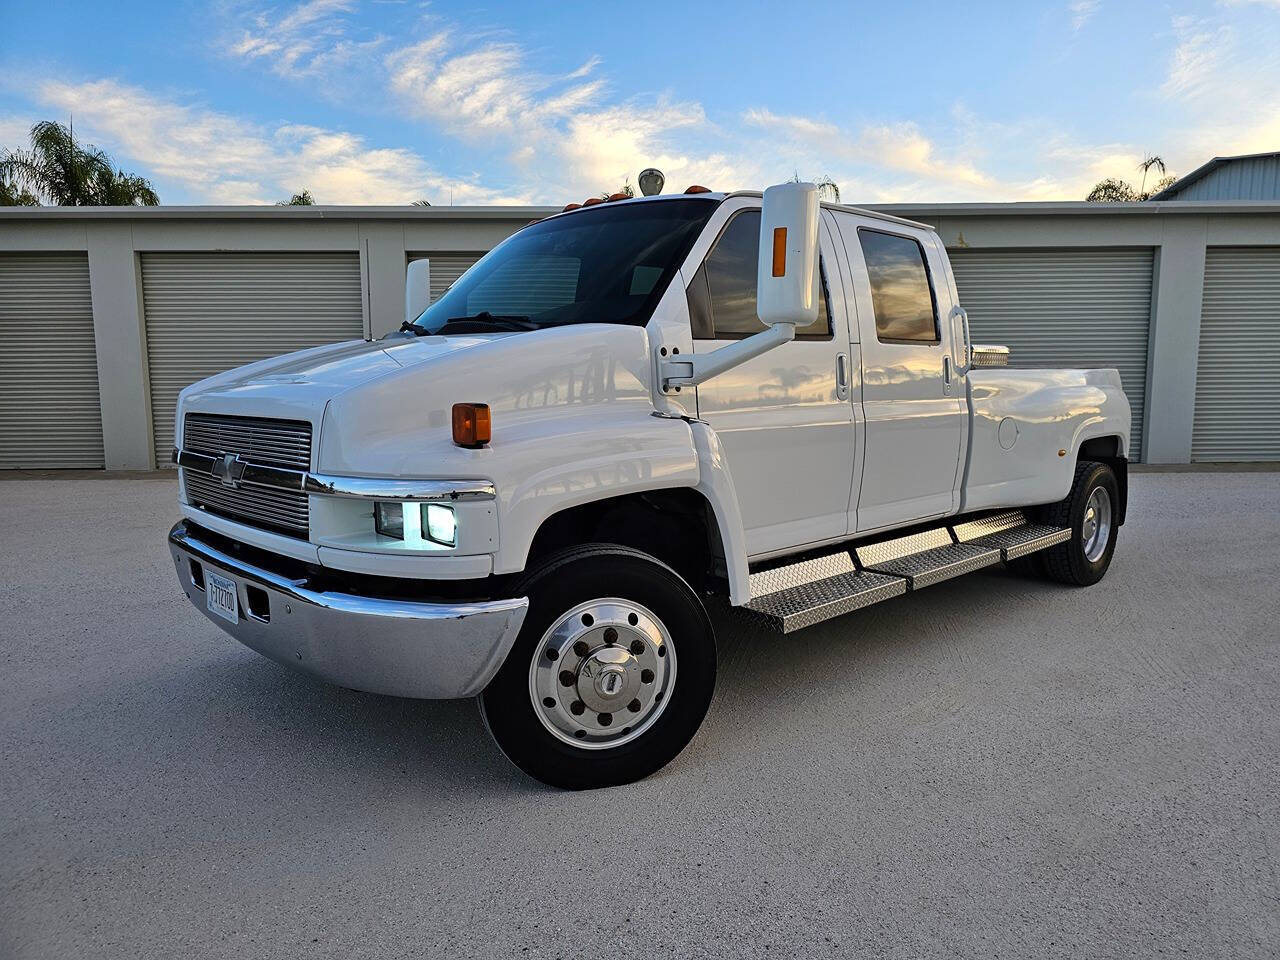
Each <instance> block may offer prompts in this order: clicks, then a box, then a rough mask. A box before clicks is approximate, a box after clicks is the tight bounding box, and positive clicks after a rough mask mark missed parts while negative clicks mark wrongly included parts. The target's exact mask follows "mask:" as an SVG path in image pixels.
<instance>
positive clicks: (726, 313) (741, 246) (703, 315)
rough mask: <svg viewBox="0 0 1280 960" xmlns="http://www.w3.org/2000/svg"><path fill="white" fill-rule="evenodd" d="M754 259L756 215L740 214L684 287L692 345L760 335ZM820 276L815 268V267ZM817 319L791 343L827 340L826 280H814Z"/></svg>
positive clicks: (757, 229)
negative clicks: (818, 289) (817, 291)
mask: <svg viewBox="0 0 1280 960" xmlns="http://www.w3.org/2000/svg"><path fill="white" fill-rule="evenodd" d="M759 256H760V211H759V210H744V211H743V212H742V213H739V214H738V215H737V216H735V217H734V218H733V219H732V220H730V221H729V223H728V225H727V226H726V227H725V228H724V231H723V232H722V233H721V234H720V238H719V239H718V240H717V241H716V245H715V246H714V247H712V248H711V252H710V253H709V254H707V259H706V260H704V261H703V262H702V266H701V267H700V268H699V269H698V273H697V275H696V276H695V277H694V278H693V282H692V283H691V284H689V316H690V319H691V321H692V324H693V335H694V337H696V338H698V339H704V340H707V339H713V338H714V339H718V340H732V339H738V338H741V337H749V336H751V334H753V333H759V332H760V331H761V330H763V329H764V324H763V323H761V322H760V317H759V316H758V315H757V314H756V265H757V263H758V261H759ZM819 267H820V270H821V263H820V264H819ZM819 285H820V287H821V294H822V295H821V296H820V297H819V298H818V319H817V320H815V321H814V322H813V323H811V324H809V326H807V327H800V328H798V329H797V330H796V337H797V339H799V338H801V337H803V338H806V339H810V340H825V339H828V338H830V336H831V318H830V316H829V315H828V312H827V283H826V276H825V274H823V275H822V276H821V278H820V281H819Z"/></svg>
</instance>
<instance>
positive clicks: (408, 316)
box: [404, 260, 431, 323]
mask: <svg viewBox="0 0 1280 960" xmlns="http://www.w3.org/2000/svg"><path fill="white" fill-rule="evenodd" d="M429 306H431V261H430V260H411V261H409V267H408V269H407V270H406V271H405V275H404V318H405V320H406V321H407V322H408V323H413V321H414V320H417V319H418V317H419V316H420V315H421V314H422V311H423V310H425V309H427V307H429Z"/></svg>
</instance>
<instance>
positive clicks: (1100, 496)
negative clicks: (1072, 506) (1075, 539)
mask: <svg viewBox="0 0 1280 960" xmlns="http://www.w3.org/2000/svg"><path fill="white" fill-rule="evenodd" d="M1080 540H1081V541H1082V543H1083V545H1084V546H1083V549H1084V555H1085V559H1087V560H1088V561H1089V562H1090V563H1097V562H1098V559H1099V558H1100V557H1101V556H1102V555H1103V554H1104V553H1106V551H1107V544H1108V543H1109V542H1110V540H1111V494H1109V493H1107V491H1106V490H1105V489H1103V488H1102V487H1094V488H1093V492H1092V493H1090V494H1089V500H1088V502H1087V503H1086V504H1085V505H1084V520H1083V521H1082V522H1081V524H1080Z"/></svg>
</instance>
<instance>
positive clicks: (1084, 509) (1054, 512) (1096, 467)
mask: <svg viewBox="0 0 1280 960" xmlns="http://www.w3.org/2000/svg"><path fill="white" fill-rule="evenodd" d="M1119 503H1120V495H1119V489H1118V486H1117V484H1116V475H1115V473H1113V472H1112V470H1111V468H1110V467H1109V466H1107V465H1106V464H1105V463H1097V462H1095V461H1092V460H1082V461H1080V463H1078V464H1077V465H1076V475H1075V479H1074V481H1073V482H1072V485H1071V492H1070V493H1069V494H1067V497H1066V499H1064V500H1062V501H1060V502H1058V503H1055V504H1052V505H1050V506H1048V507H1045V508H1044V509H1043V510H1042V519H1043V520H1044V522H1045V523H1049V524H1052V525H1054V526H1058V527H1068V526H1069V527H1070V528H1071V538H1070V539H1069V540H1066V541H1064V542H1063V543H1060V544H1058V545H1057V546H1055V547H1051V548H1049V549H1048V550H1046V551H1044V553H1043V554H1042V556H1043V558H1044V561H1043V562H1044V571H1045V573H1046V574H1047V575H1048V576H1049V577H1050V578H1052V579H1054V580H1058V581H1060V582H1062V583H1071V584H1076V585H1078V586H1082V587H1087V586H1089V585H1091V584H1094V583H1097V582H1098V581H1099V580H1101V579H1102V578H1103V577H1104V576H1105V575H1106V572H1107V568H1108V567H1110V566H1111V557H1112V555H1113V554H1114V553H1115V549H1116V533H1117V529H1118V525H1117V523H1116V519H1117V512H1116V511H1117V508H1118V506H1119Z"/></svg>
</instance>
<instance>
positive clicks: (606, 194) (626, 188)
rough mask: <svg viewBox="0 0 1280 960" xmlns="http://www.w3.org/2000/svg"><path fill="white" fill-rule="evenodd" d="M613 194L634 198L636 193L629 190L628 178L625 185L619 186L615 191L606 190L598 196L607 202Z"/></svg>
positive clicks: (629, 182) (629, 181)
mask: <svg viewBox="0 0 1280 960" xmlns="http://www.w3.org/2000/svg"><path fill="white" fill-rule="evenodd" d="M615 193H621V194H623V195H624V196H628V197H634V196H635V195H636V192H635V190H633V189H632V188H631V180H630V178H628V179H627V181H626V183H624V184H623V185H622V186H620V187H619V188H618V189H617V190H606V191H605V192H604V193H602V194H600V196H601V197H603V198H604V199H605V200H608V199H609V198H610V197H612V196H613V195H614V194H615Z"/></svg>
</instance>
